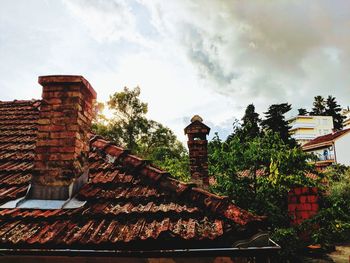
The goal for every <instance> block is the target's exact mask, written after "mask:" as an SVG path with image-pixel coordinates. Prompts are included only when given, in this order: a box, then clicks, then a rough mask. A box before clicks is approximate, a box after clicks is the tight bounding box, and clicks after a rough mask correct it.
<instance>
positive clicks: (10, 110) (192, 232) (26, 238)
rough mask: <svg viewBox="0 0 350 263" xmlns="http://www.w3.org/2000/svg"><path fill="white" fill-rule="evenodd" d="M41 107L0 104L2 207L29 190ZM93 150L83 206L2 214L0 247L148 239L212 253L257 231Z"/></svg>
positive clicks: (188, 188)
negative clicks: (224, 240) (226, 238)
mask: <svg viewBox="0 0 350 263" xmlns="http://www.w3.org/2000/svg"><path fill="white" fill-rule="evenodd" d="M39 106H40V101H34V100H33V101H15V102H0V204H1V203H4V202H7V201H9V200H13V199H16V198H19V197H22V196H24V195H25V193H26V191H27V189H28V185H29V183H30V178H31V172H32V169H33V158H34V151H33V150H34V148H35V141H36V127H37V117H38V112H39V111H38V107H39ZM90 146H91V149H90V154H89V162H90V172H89V181H88V183H87V184H86V185H85V186H83V187H82V188H81V189H80V191H79V193H78V195H77V198H78V199H80V200H82V201H86V204H85V205H84V206H83V207H81V208H77V209H69V210H66V209H55V210H43V209H19V208H14V209H0V245H3V246H9V247H11V248H15V247H16V246H20V247H25V246H30V247H36V248H51V247H59V248H70V247H74V246H76V247H77V248H84V247H88V248H94V249H96V248H99V249H104V248H106V249H108V248H111V247H112V248H113V249H117V248H118V247H119V246H120V247H121V248H124V247H127V246H129V248H132V249H136V248H137V244H138V245H139V246H141V247H143V246H144V245H142V244H144V243H142V242H143V241H147V242H149V241H150V240H151V241H152V242H158V243H156V244H157V246H158V247H163V246H164V247H166V246H167V244H169V242H170V243H171V246H172V247H176V246H179V247H181V246H183V242H185V241H186V242H187V241H188V242H190V241H191V242H193V243H192V246H198V242H201V241H203V242H205V243H203V244H205V245H206V246H211V247H212V246H217V245H219V243H218V242H219V241H218V240H219V239H220V238H221V237H223V236H224V235H226V234H230V240H231V239H232V240H234V239H235V237H237V238H238V237H240V238H241V237H242V235H243V236H244V233H245V231H246V227H248V225H249V227H250V229H249V230H250V231H249V232H250V233H253V232H254V231H257V230H258V226H259V223H261V222H262V221H263V218H262V217H258V216H254V215H253V214H251V213H249V212H247V211H245V210H242V209H240V208H238V207H237V206H235V205H234V204H232V203H231V202H230V201H229V200H228V199H227V198H226V197H220V196H217V195H214V194H211V193H209V192H207V191H204V190H202V189H199V188H196V187H195V185H193V184H186V183H183V182H180V181H178V180H175V179H173V178H171V177H170V175H169V174H168V173H166V172H164V171H162V170H160V169H159V168H157V167H154V166H152V165H151V164H149V162H147V161H146V160H143V159H141V158H139V157H137V156H134V155H131V154H130V153H129V152H128V151H127V150H124V149H123V148H121V147H118V146H116V145H115V144H113V143H110V142H108V141H106V140H104V139H103V138H101V137H99V136H93V135H92V137H91V141H90ZM252 222H253V223H255V224H256V226H253V225H252V224H250V223H252ZM232 226H236V227H232ZM238 229H240V230H238ZM229 231H231V232H229ZM237 231H239V232H237ZM220 240H221V239H220ZM210 241H212V242H213V243H211V244H209V243H208V242H210ZM140 242H141V243H140ZM220 242H222V241H220ZM230 242H231V241H230ZM129 243H130V245H129ZM152 244H153V243H152Z"/></svg>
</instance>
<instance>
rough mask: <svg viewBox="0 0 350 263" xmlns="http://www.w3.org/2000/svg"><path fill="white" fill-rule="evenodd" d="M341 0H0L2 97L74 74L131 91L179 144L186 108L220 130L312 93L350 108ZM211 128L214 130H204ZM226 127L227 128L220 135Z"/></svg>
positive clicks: (103, 92)
mask: <svg viewBox="0 0 350 263" xmlns="http://www.w3.org/2000/svg"><path fill="white" fill-rule="evenodd" d="M349 5H350V3H349V2H347V1H340V0H338V1H331V0H320V1H319V2H318V4H317V5H316V4H314V3H311V2H305V1H302V2H301V1H293V2H291V1H285V0H276V1H268V2H267V1H238V0H236V1H223V0H222V1H221V0H217V1H194V0H193V1H191V0H182V1H181V0H179V1H161V0H152V1H145V0H134V1H126V0H103V1H102V0H94V1H93V0H86V1H82V0H62V2H58V1H46V2H42V1H33V0H32V1H30V0H26V1H22V2H20V3H19V4H18V2H13V1H7V2H6V1H5V2H4V3H3V4H2V9H1V10H0V22H1V23H0V33H1V34H0V55H1V57H2V62H3V63H2V64H1V65H0V74H1V76H2V78H1V80H0V88H1V89H0V92H1V99H4V98H5V99H15V98H17V99H19V98H20V96H19V94H20V95H23V96H24V97H22V98H31V97H40V92H39V90H40V87H39V86H38V85H37V84H36V77H37V76H38V75H42V74H82V75H84V76H85V77H86V78H87V79H88V80H89V81H90V82H91V83H92V85H93V86H94V87H95V89H96V90H97V92H98V96H99V99H100V100H103V101H105V100H107V99H108V96H109V95H110V94H112V93H114V92H115V91H117V90H121V89H122V87H124V86H128V87H134V86H136V85H139V86H140V87H141V92H142V98H143V99H144V100H145V101H147V102H148V103H149V110H150V112H149V116H150V117H151V118H154V119H156V120H158V121H160V122H162V123H165V124H166V125H168V126H169V127H171V128H172V129H174V130H175V131H176V133H177V134H178V135H179V136H180V138H182V140H184V136H183V131H182V129H183V127H184V126H185V125H186V124H187V123H186V122H188V119H189V118H190V117H191V116H192V115H194V114H200V115H201V116H202V117H203V118H204V120H205V122H207V123H209V124H210V125H212V126H213V127H214V128H215V129H217V130H221V129H222V128H221V127H227V128H224V131H223V133H225V131H227V129H229V130H230V129H231V125H228V123H230V122H232V118H233V117H236V118H239V119H240V118H241V116H242V114H243V112H244V108H245V107H246V105H247V104H249V103H254V104H255V105H256V108H257V110H258V111H259V112H264V111H265V110H266V108H267V106H268V105H269V104H272V103H279V102H285V101H288V102H290V103H292V104H294V105H293V106H294V107H295V108H298V107H310V106H311V103H312V99H313V96H315V95H318V94H321V95H324V96H327V95H328V94H332V95H335V96H336V97H337V98H338V100H339V102H340V103H341V104H342V105H344V106H346V105H348V104H349V100H350V92H349V89H348V83H349V81H350V77H349V76H350V75H349V74H348V72H349V70H350V59H349V58H350V46H349V42H350V39H349V38H350V37H349V36H350V32H349V31H350V29H349V28H350V19H349V17H350V8H349V7H350V6H349ZM213 132H214V130H213ZM226 133H227V132H226Z"/></svg>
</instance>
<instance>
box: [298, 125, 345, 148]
mask: <svg viewBox="0 0 350 263" xmlns="http://www.w3.org/2000/svg"><path fill="white" fill-rule="evenodd" d="M349 131H350V129H344V130H340V131H337V132H333V133H329V134H326V135H322V136H319V137H316V138H315V139H313V140H311V141H309V142H308V143H305V144H304V145H303V148H312V147H313V146H317V145H319V144H325V143H331V142H332V141H334V140H335V139H337V138H338V137H340V136H342V135H344V134H345V133H348V132H349Z"/></svg>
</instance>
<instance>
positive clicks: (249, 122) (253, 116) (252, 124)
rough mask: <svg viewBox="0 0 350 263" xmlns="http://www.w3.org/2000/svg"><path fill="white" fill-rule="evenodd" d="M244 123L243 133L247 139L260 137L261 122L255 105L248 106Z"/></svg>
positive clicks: (243, 119)
mask: <svg viewBox="0 0 350 263" xmlns="http://www.w3.org/2000/svg"><path fill="white" fill-rule="evenodd" d="M242 121H243V123H242V132H243V134H244V136H245V137H246V136H247V137H249V138H255V137H258V136H259V135H260V127H259V124H260V122H261V120H260V118H259V114H258V113H256V112H255V107H254V105H253V104H249V105H248V106H247V108H246V110H245V114H244V116H243V118H242Z"/></svg>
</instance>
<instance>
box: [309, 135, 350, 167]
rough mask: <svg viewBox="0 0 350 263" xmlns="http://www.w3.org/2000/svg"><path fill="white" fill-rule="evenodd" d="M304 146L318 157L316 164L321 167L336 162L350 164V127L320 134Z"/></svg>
mask: <svg viewBox="0 0 350 263" xmlns="http://www.w3.org/2000/svg"><path fill="white" fill-rule="evenodd" d="M302 148H303V150H304V151H305V152H309V153H314V154H315V155H316V156H317V157H318V160H317V161H316V165H318V166H320V167H322V166H328V165H330V164H336V163H337V164H343V165H349V166H350V155H349V150H350V129H344V130H341V131H337V132H333V133H330V134H327V135H323V136H319V137H317V138H315V139H313V140H311V141H310V142H308V143H306V144H304V145H303V146H302Z"/></svg>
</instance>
